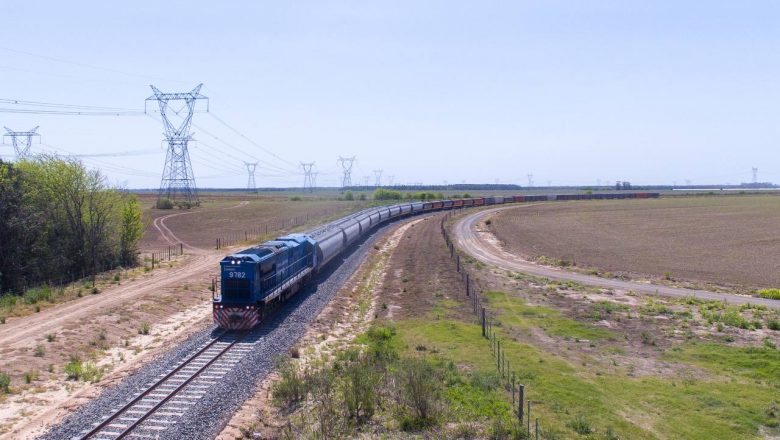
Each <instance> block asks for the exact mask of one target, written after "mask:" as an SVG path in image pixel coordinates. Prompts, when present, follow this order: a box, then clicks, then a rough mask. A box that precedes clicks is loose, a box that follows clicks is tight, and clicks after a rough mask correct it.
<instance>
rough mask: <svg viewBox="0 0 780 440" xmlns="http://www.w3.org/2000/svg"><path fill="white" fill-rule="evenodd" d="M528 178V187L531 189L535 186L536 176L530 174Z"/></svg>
mask: <svg viewBox="0 0 780 440" xmlns="http://www.w3.org/2000/svg"><path fill="white" fill-rule="evenodd" d="M527 176H528V187H529V188H533V186H534V175H533V174H528V175H527Z"/></svg>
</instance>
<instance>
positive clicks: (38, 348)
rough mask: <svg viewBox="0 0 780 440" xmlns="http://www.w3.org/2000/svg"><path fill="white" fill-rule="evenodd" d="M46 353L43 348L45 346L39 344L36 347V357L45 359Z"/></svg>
mask: <svg viewBox="0 0 780 440" xmlns="http://www.w3.org/2000/svg"><path fill="white" fill-rule="evenodd" d="M44 353H46V350H45V349H44V348H43V345H41V344H38V345H36V346H35V357H43V355H44Z"/></svg>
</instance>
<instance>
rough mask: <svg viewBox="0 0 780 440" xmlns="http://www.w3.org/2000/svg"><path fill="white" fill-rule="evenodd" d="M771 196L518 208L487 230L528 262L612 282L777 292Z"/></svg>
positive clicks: (775, 211)
mask: <svg viewBox="0 0 780 440" xmlns="http://www.w3.org/2000/svg"><path fill="white" fill-rule="evenodd" d="M779 222H780V198H778V197H776V196H743V197H738V196H734V197H706V198H704V197H698V198H674V199H663V198H662V199H654V200H608V201H607V200H605V201H582V202H566V203H551V204H535V205H524V206H520V207H518V208H516V209H509V210H506V211H503V212H500V213H498V214H496V215H494V216H493V218H492V221H491V224H490V229H491V231H492V232H493V233H494V234H495V235H496V236H497V237H498V239H499V240H500V241H501V242H502V244H503V245H504V246H505V247H506V248H507V250H509V251H511V252H513V253H516V254H518V255H522V256H524V257H526V258H528V259H536V258H538V257H541V256H545V257H551V258H555V259H559V260H564V261H566V262H569V263H573V264H576V265H577V266H579V267H588V268H598V269H602V270H607V271H610V272H613V273H615V274H619V275H628V276H649V277H652V278H661V277H667V276H668V277H669V278H672V279H674V280H690V281H696V282H705V283H715V284H719V285H724V286H746V287H750V288H766V287H778V286H780V272H778V271H777V267H779V266H780V236H778V234H777V225H778V223H779Z"/></svg>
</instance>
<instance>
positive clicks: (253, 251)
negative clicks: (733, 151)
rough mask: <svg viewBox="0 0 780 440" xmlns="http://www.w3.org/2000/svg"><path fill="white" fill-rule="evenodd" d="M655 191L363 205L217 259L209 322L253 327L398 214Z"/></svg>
mask: <svg viewBox="0 0 780 440" xmlns="http://www.w3.org/2000/svg"><path fill="white" fill-rule="evenodd" d="M658 196H659V194H658V193H619V195H618V194H614V193H609V194H577V195H541V196H508V197H501V196H498V197H478V198H471V199H460V200H440V201H433V202H411V203H403V204H399V205H392V206H382V207H378V208H369V209H365V210H363V211H360V212H357V213H355V214H352V215H349V216H347V217H344V218H342V219H339V220H336V221H334V222H331V223H328V224H326V225H323V226H320V227H319V228H317V229H314V230H312V231H309V232H306V233H303V234H290V235H286V236H284V237H279V238H277V239H276V240H272V241H268V242H265V243H262V244H259V245H257V246H253V247H250V248H247V249H244V250H242V251H240V252H237V253H234V254H231V255H228V256H226V257H225V258H223V259H222V261H221V262H220V273H221V282H220V294H219V295H218V296H215V297H214V298H213V310H214V322H215V323H216V324H217V326H219V327H221V328H223V329H230V330H239V329H250V328H252V327H254V326H255V325H257V324H258V323H259V322H260V321H262V319H263V318H264V317H265V316H266V315H267V314H268V313H269V312H270V311H271V310H272V309H273V308H274V306H275V305H276V304H278V303H280V302H283V301H284V300H286V299H287V298H289V297H290V296H292V295H294V294H295V293H296V292H298V290H300V288H301V287H302V286H303V285H305V284H306V283H307V282H308V281H309V280H310V279H311V278H312V276H313V275H314V274H315V273H317V271H319V270H320V269H321V268H322V267H323V266H325V265H326V264H328V263H330V262H331V261H333V260H334V259H335V258H336V257H338V256H339V255H340V254H341V253H342V252H344V251H345V250H346V249H347V248H349V247H350V246H352V245H353V244H354V243H355V242H357V241H358V240H360V239H361V238H363V237H364V236H365V235H367V234H368V233H369V232H370V231H371V230H372V229H374V228H376V227H377V226H378V225H380V224H382V223H385V222H387V221H389V220H391V219H395V218H398V217H401V216H408V215H416V214H421V213H425V212H432V211H440V210H448V209H454V208H463V207H480V206H485V205H495V204H503V203H516V202H532V201H546V200H582V199H607V198H608V199H612V198H621V199H622V198H657V197H658Z"/></svg>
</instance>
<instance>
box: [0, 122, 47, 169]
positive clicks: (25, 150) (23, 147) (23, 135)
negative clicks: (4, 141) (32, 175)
mask: <svg viewBox="0 0 780 440" xmlns="http://www.w3.org/2000/svg"><path fill="white" fill-rule="evenodd" d="M4 128H5V131H6V133H5V134H4V135H3V138H6V137H10V138H11V145H13V147H14V153H16V160H17V161H19V160H24V159H26V158H28V157H30V147H31V146H32V138H33V136H40V135H39V134H38V133H36V130H38V127H35V128H33V129H32V130H27V131H13V130H11V129H10V128H8V127H4Z"/></svg>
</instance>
